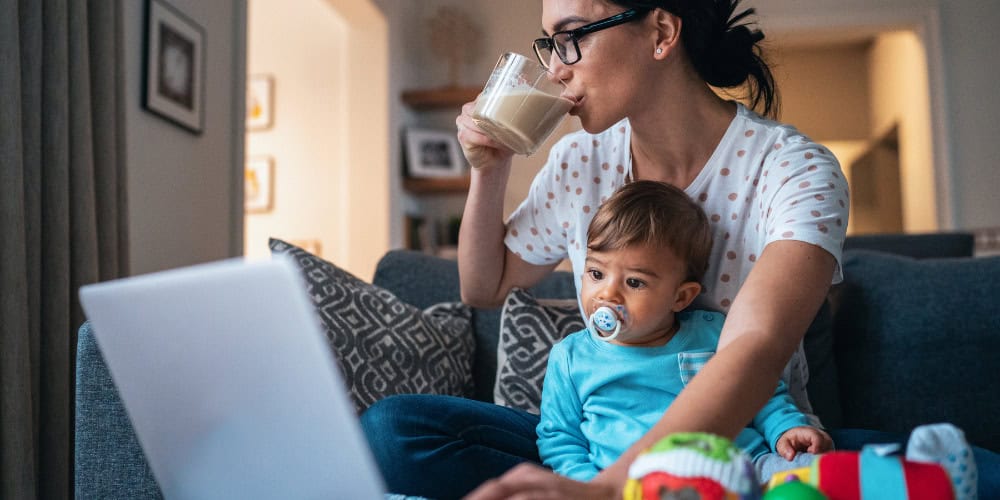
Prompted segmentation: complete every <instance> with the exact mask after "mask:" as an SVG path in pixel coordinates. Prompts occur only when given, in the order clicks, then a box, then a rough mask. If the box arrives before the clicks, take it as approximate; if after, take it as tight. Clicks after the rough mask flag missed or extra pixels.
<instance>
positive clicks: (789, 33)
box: [767, 9, 952, 234]
mask: <svg viewBox="0 0 1000 500" xmlns="http://www.w3.org/2000/svg"><path fill="white" fill-rule="evenodd" d="M767 26H768V27H769V30H770V31H769V32H768V40H769V45H770V46H769V49H770V53H771V54H772V56H773V57H772V62H773V69H774V73H775V79H776V80H777V82H778V87H779V88H780V89H781V92H782V105H783V113H782V117H781V120H782V121H784V122H786V123H791V124H794V125H796V126H797V127H798V128H799V129H800V130H802V131H803V132H804V133H806V135H809V136H810V137H812V138H813V139H814V140H816V141H818V142H820V143H822V144H824V145H825V146H827V147H828V148H829V149H830V150H831V151H833V153H834V154H835V155H836V156H837V158H838V159H839V160H840V163H841V167H842V169H843V170H844V173H845V175H846V177H847V179H848V181H849V182H850V184H851V190H852V210H851V220H850V223H849V226H848V234H868V233H879V232H909V233H920V232H931V231H937V230H942V229H946V228H949V227H951V226H952V222H951V209H950V207H951V205H950V196H949V193H950V170H949V165H948V162H947V158H948V153H947V142H946V140H945V137H944V125H943V118H942V117H943V114H944V113H943V112H942V111H940V107H941V102H942V99H941V98H940V93H941V88H940V85H941V83H940V82H941V75H940V71H941V67H942V66H941V64H940V60H939V57H937V56H936V54H939V53H940V40H939V38H938V36H937V27H938V20H937V15H936V10H933V9H930V10H926V11H922V12H921V11H920V9H916V10H914V11H911V12H904V11H887V10H871V11H867V12H865V11H852V12H836V13H834V12H811V13H809V14H803V15H798V16H797V15H788V16H786V17H780V16H779V17H776V18H769V19H767Z"/></svg>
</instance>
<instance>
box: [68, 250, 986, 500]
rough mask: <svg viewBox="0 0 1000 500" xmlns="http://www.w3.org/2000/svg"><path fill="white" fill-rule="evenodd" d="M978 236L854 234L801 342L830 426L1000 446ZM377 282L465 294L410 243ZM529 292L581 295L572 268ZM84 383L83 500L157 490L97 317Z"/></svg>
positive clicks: (81, 358) (450, 274) (445, 266)
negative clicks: (923, 427) (928, 429)
mask: <svg viewBox="0 0 1000 500" xmlns="http://www.w3.org/2000/svg"><path fill="white" fill-rule="evenodd" d="M972 243H973V242H972V237H971V235H968V234H935V235H906V236H903V235H884V236H873V237H860V238H849V241H848V242H847V244H846V245H845V258H844V271H845V276H846V278H845V281H844V283H843V284H841V285H838V286H836V287H834V288H833V289H832V290H831V292H830V295H829V297H828V300H827V303H826V304H825V305H824V307H823V308H822V310H821V311H820V314H819V315H818V316H817V318H816V321H815V322H814V324H813V325H812V327H811V328H810V331H809V332H808V334H807V335H806V339H805V345H806V353H807V357H808V360H809V366H810V380H809V385H808V388H809V395H810V400H811V402H812V404H813V406H814V409H815V411H816V413H817V414H818V415H819V416H820V417H821V419H822V420H823V422H824V423H825V424H826V426H827V427H830V428H840V427H852V428H864V429H874V430H880V431H888V432H906V431H908V430H909V429H911V428H912V427H914V426H916V425H919V424H922V423H930V422H941V421H948V422H952V423H954V424H956V425H957V426H959V427H960V428H962V429H964V430H965V432H966V434H967V436H968V437H969V439H970V440H971V441H972V442H973V443H974V444H976V445H978V446H980V447H983V448H987V449H990V450H993V451H1000V425H997V424H1000V386H998V385H997V384H996V382H995V380H996V372H997V367H1000V307H998V306H1000V257H991V258H971V257H970V256H971V254H972ZM877 250H882V251H877ZM886 251H888V252H893V253H887V252H886ZM914 257H917V258H914ZM373 283H374V284H376V285H378V286H380V287H382V288H385V289H387V290H389V291H391V292H393V293H394V294H396V296H398V297H399V298H400V299H402V300H404V301H406V302H408V303H411V304H413V305H415V306H417V307H421V308H424V307H428V306H431V305H433V304H436V303H440V302H449V301H457V300H459V291H458V272H457V267H456V265H455V263H454V262H453V261H448V260H444V259H440V258H436V257H431V256H428V255H425V254H421V253H417V252H412V251H405V250H396V251H391V252H389V253H387V254H386V255H385V256H384V257H383V258H382V260H381V261H380V263H379V265H378V268H377V270H376V272H375V276H374V279H373ZM532 291H533V292H534V294H535V296H537V297H540V298H568V297H573V296H574V293H575V292H574V289H573V281H572V277H571V276H570V275H569V273H565V272H560V273H554V274H553V275H550V276H549V277H548V278H546V279H545V280H544V281H543V282H542V283H540V284H539V285H538V286H536V287H535V288H533V289H532ZM499 319H500V312H499V310H474V311H473V323H474V325H473V326H474V335H475V336H476V343H477V346H476V356H475V360H474V363H473V367H474V368H473V369H474V380H475V383H476V397H477V398H478V399H481V400H486V401H490V400H492V394H493V381H494V379H495V373H496V346H497V338H498V331H499V326H498V325H499ZM76 383H77V388H76V453H75V467H76V470H75V479H76V494H77V498H159V497H160V493H159V488H158V487H157V485H156V483H155V481H154V479H153V477H152V475H151V473H150V471H149V468H148V466H147V465H146V462H145V460H144V457H143V454H142V451H141V448H140V447H139V444H138V442H137V440H136V438H135V435H134V433H133V431H132V427H131V424H130V423H129V420H128V417H127V414H126V413H125V411H124V409H123V407H122V405H121V401H120V400H119V398H118V394H117V391H116V389H115V387H114V384H113V382H112V380H111V378H110V376H109V374H108V371H107V368H106V367H105V365H104V362H103V359H102V357H101V354H100V351H99V350H98V348H97V345H96V343H95V342H94V337H93V334H92V332H91V330H90V325H89V324H88V323H85V324H84V325H83V326H82V327H81V328H80V332H79V343H78V352H77V370H76ZM981 493H986V492H981ZM984 497H988V495H985V496H984Z"/></svg>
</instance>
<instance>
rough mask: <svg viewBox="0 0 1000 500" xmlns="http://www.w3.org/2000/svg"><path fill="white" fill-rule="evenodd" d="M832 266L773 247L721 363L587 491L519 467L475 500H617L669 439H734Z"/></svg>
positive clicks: (762, 397)
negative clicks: (685, 435)
mask: <svg viewBox="0 0 1000 500" xmlns="http://www.w3.org/2000/svg"><path fill="white" fill-rule="evenodd" d="M835 265H836V262H835V260H834V258H833V256H832V255H830V253H828V252H827V251H825V250H823V249H821V248H819V247H817V246H814V245H811V244H808V243H803V242H798V241H778V242H774V243H771V244H770V245H768V246H767V247H765V249H764V251H763V252H762V253H761V256H760V258H759V259H758V260H757V263H756V265H755V266H754V268H753V270H752V271H751V272H750V275H749V276H748V277H747V280H746V282H745V283H744V284H743V287H742V288H741V289H740V292H739V294H738V295H737V296H736V300H735V301H734V302H733V306H732V308H730V310H729V315H728V317H727V319H726V324H725V326H724V327H723V330H722V337H721V339H720V341H719V349H718V351H717V353H716V355H715V356H713V357H712V359H711V360H710V361H709V362H708V363H706V364H705V366H704V367H703V368H702V369H701V371H699V372H698V375H697V376H695V377H694V378H693V379H692V380H691V382H690V383H689V384H688V385H687V386H686V387H685V388H684V390H683V391H681V393H680V395H679V396H678V397H677V400H676V401H674V403H673V404H671V405H670V408H669V409H668V410H667V412H666V413H664V415H663V417H662V418H661V419H660V421H659V422H657V424H656V425H655V426H653V428H652V429H651V430H650V431H649V432H647V433H646V434H645V435H644V436H643V437H642V438H641V439H640V440H639V441H637V442H636V443H634V444H633V445H632V446H631V447H629V449H628V450H626V451H625V453H624V454H622V456H621V457H619V459H618V460H617V461H616V462H615V463H614V464H612V465H611V466H610V467H608V468H606V469H604V471H602V472H601V473H600V474H599V475H598V476H597V477H596V478H594V480H593V481H591V482H590V483H587V484H583V483H579V482H576V481H571V480H568V479H565V478H561V477H558V476H555V475H554V474H551V473H549V472H547V471H545V470H543V469H541V468H538V467H537V466H531V465H521V466H518V467H516V468H515V469H513V470H512V471H510V472H509V473H507V474H505V475H504V476H502V477H500V478H499V479H495V480H492V481H489V482H487V483H485V484H484V485H483V486H482V487H480V488H479V489H477V490H476V491H475V492H473V494H472V495H470V498H475V499H477V500H485V499H492V498H507V497H509V496H514V495H516V494H520V493H531V492H534V493H544V494H549V495H552V496H555V497H566V498H570V497H572V498H609V499H610V498H619V497H620V496H621V491H622V488H623V486H624V484H625V481H626V479H627V478H628V467H629V465H630V464H631V463H632V461H633V460H635V457H636V456H638V455H639V453H640V452H642V451H643V450H645V449H646V448H649V447H650V446H651V445H652V444H654V443H656V442H657V441H659V440H660V439H662V438H663V437H664V436H666V435H668V434H671V433H673V432H683V431H701V432H711V433H714V434H719V435H723V436H728V437H730V438H732V437H734V436H736V434H737V433H738V432H739V431H740V429H742V428H743V427H744V426H746V425H747V423H748V422H750V421H751V419H752V418H753V416H754V414H756V413H757V412H758V411H759V410H760V409H761V408H762V407H763V406H764V402H765V401H767V399H768V398H769V397H770V396H771V395H772V394H773V393H774V387H775V385H776V384H777V383H778V379H779V378H780V376H781V372H782V370H783V369H784V367H785V364H787V363H788V360H789V359H791V356H792V353H793V352H794V351H795V349H796V347H797V346H798V344H799V342H800V341H801V340H802V337H803V335H805V331H806V329H807V328H808V327H809V324H810V323H811V322H812V321H813V319H814V317H815V316H816V313H817V311H819V308H820V305H821V304H822V303H823V300H824V298H825V297H826V293H827V291H828V290H829V287H830V281H831V278H832V276H833V272H834V269H835ZM567 495H569V496H567Z"/></svg>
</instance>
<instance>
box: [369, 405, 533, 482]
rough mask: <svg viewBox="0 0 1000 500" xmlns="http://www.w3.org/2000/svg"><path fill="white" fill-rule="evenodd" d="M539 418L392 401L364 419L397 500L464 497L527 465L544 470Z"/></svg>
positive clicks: (480, 407) (374, 408)
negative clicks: (404, 499) (398, 496)
mask: <svg viewBox="0 0 1000 500" xmlns="http://www.w3.org/2000/svg"><path fill="white" fill-rule="evenodd" d="M538 420H539V419H538V416H537V415H532V414H530V413H528V412H525V411H521V410H515V409H512V408H506V407H503V406H498V405H495V404H493V403H484V402H482V401H474V400H470V399H463V398H457V397H452V396H428V395H406V396H392V397H389V398H386V399H383V400H381V401H379V402H377V403H375V404H374V405H373V406H372V407H371V408H368V410H367V411H366V412H365V413H364V414H362V415H361V427H362V429H364V432H365V435H366V436H367V438H368V444H369V445H370V446H371V449H372V454H373V455H374V456H375V461H376V462H377V463H378V466H379V469H380V470H381V471H382V477H383V478H384V479H385V482H386V487H387V488H388V490H389V491H390V492H393V493H404V494H407V495H418V496H424V497H429V498H436V499H441V500H445V499H449V498H461V497H462V496H464V495H465V494H467V493H469V492H471V491H472V490H474V489H475V488H476V487H477V486H479V485H480V484H481V483H482V482H483V481H486V480H487V479H491V478H494V477H498V476H500V475H502V474H503V473H504V472H506V471H508V470H509V469H511V468H512V467H514V466H515V465H517V464H519V463H521V462H534V463H537V464H540V463H541V460H540V459H539V458H538V447H537V445H536V444H535V440H536V439H537V438H536V436H535V427H536V426H537V425H538Z"/></svg>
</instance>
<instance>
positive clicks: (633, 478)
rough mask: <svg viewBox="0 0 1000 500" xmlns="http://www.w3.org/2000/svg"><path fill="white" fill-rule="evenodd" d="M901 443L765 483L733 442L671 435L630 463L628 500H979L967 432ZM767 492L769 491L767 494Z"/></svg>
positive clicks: (930, 428)
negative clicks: (902, 452) (901, 445)
mask: <svg viewBox="0 0 1000 500" xmlns="http://www.w3.org/2000/svg"><path fill="white" fill-rule="evenodd" d="M898 451H899V446H898V445H894V444H890V445H869V446H866V447H865V448H864V449H863V450H862V451H860V452H856V451H834V452H830V453H825V454H823V455H820V456H819V457H817V458H816V460H815V461H814V462H813V463H812V465H811V466H810V467H804V468H801V469H795V470H790V471H785V472H781V473H778V474H775V475H774V476H773V477H772V478H771V479H770V481H769V482H768V484H767V486H766V487H765V488H763V489H762V488H761V486H760V484H759V483H758V481H757V476H756V474H755V472H754V467H753V465H752V463H751V461H750V459H749V458H748V457H747V456H746V454H744V453H743V452H742V451H740V450H739V448H737V447H736V446H734V445H733V444H732V442H730V441H729V440H728V439H725V438H722V437H718V436H715V435H712V434H705V433H678V434H671V435H669V436H667V437H665V438H663V439H662V440H660V441H659V442H657V443H656V444H655V445H654V446H653V447H652V448H650V449H649V450H646V451H645V452H644V453H642V454H641V455H639V457H638V458H636V460H635V462H633V463H632V466H631V467H630V468H629V479H628V482H627V483H626V485H625V490H624V492H623V498H624V499H625V500H664V499H676V500H699V499H700V500H730V499H740V500H744V499H746V500H749V499H761V500H870V499H873V498H874V499H881V498H892V499H900V500H952V499H953V500H976V499H977V490H976V481H977V477H976V464H975V461H974V460H973V457H972V452H971V449H970V447H969V445H968V443H967V442H966V441H965V436H964V434H963V433H962V431H961V430H959V429H958V428H957V427H955V426H953V425H950V424H935V425H927V426H922V427H918V428H916V429H914V431H913V433H911V435H910V440H909V442H908V443H907V450H906V456H905V457H903V456H901V455H899V454H898V453H897V452H898ZM762 495H763V496H762Z"/></svg>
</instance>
